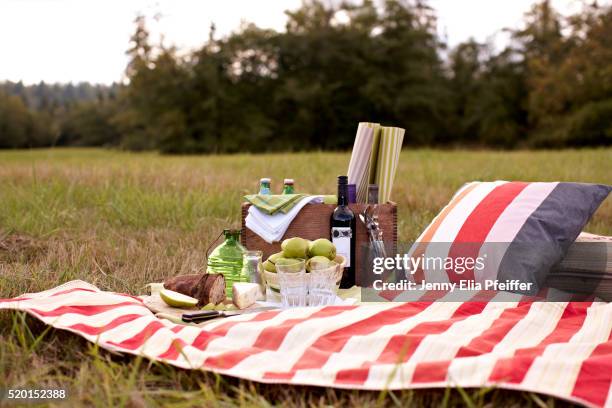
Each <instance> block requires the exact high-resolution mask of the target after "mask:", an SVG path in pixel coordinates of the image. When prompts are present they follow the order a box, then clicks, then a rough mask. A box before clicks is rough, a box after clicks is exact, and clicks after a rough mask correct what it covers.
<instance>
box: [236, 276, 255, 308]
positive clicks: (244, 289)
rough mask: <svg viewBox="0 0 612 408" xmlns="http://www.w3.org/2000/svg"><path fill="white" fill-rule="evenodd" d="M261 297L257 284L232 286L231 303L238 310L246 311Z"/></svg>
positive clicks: (239, 283) (241, 283) (245, 283)
mask: <svg viewBox="0 0 612 408" xmlns="http://www.w3.org/2000/svg"><path fill="white" fill-rule="evenodd" d="M260 297H261V289H260V288H259V284H258V283H249V282H236V283H234V284H233V285H232V301H233V302H234V304H235V305H236V307H238V309H246V308H247V307H249V306H251V305H253V304H254V303H255V302H256V301H257V299H259V298H260Z"/></svg>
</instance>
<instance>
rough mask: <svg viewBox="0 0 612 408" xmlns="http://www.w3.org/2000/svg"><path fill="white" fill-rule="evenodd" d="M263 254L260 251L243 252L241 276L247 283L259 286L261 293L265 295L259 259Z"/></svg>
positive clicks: (261, 266)
mask: <svg viewBox="0 0 612 408" xmlns="http://www.w3.org/2000/svg"><path fill="white" fill-rule="evenodd" d="M262 256H263V253H262V252H261V251H245V252H244V254H243V255H242V276H244V277H245V278H246V279H247V281H248V282H252V283H257V284H259V287H260V290H261V293H265V288H264V286H263V279H262V276H261V274H262V271H263V265H262V263H261V258H262Z"/></svg>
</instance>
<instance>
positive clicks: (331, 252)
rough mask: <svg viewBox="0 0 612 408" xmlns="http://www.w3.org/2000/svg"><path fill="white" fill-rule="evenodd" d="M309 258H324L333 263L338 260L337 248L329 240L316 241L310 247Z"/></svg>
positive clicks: (320, 239)
mask: <svg viewBox="0 0 612 408" xmlns="http://www.w3.org/2000/svg"><path fill="white" fill-rule="evenodd" d="M308 256H310V257H315V256H324V257H326V258H327V259H330V260H332V261H333V260H334V259H335V258H336V246H335V245H334V244H333V243H332V242H331V241H330V240H329V239H325V238H319V239H316V240H314V241H312V242H311V243H310V245H309V246H308Z"/></svg>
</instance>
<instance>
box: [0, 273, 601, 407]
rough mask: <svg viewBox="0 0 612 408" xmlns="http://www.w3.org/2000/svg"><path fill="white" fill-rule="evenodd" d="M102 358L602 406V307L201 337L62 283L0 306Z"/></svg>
mask: <svg viewBox="0 0 612 408" xmlns="http://www.w3.org/2000/svg"><path fill="white" fill-rule="evenodd" d="M0 309H15V310H23V311H25V312H27V313H29V314H31V315H32V316H35V317H37V318H39V319H40V320H42V321H43V322H45V323H46V324H49V325H52V326H53V327H56V328H59V329H64V330H69V331H71V332H74V333H76V334H78V335H80V336H83V337H84V338H86V339H87V340H89V341H91V342H98V343H99V345H100V346H101V347H102V348H105V349H108V350H113V351H118V352H122V353H129V354H141V355H143V356H145V357H146V358H149V359H152V360H160V361H165V362H167V363H168V364H172V365H174V366H177V367H182V368H186V369H203V370H209V371H215V372H218V373H222V374H227V375H231V376H235V377H240V378H245V379H249V380H254V381H260V382H269V383H287V384H304V385H317V386H326V387H338V388H354V389H367V390H381V389H400V388H431V387H449V386H451V387H452V386H461V387H483V386H487V387H489V386H492V387H500V388H508V389H516V390H525V391H534V392H540V393H544V394H549V395H553V396H556V397H560V398H564V399H568V400H572V401H576V402H580V403H584V404H587V405H590V406H612V391H611V386H610V383H611V380H612V338H611V334H612V304H611V303H604V302H595V303H594V302H557V303H551V302H535V303H529V302H464V303H461V302H410V303H387V304H371V305H360V306H330V307H324V308H301V309H292V310H285V311H265V312H260V313H253V314H246V315H241V316H237V317H234V318H229V319H225V320H223V319H220V320H218V321H216V322H213V323H210V324H209V325H207V326H205V327H204V328H201V327H195V326H184V325H177V324H173V323H171V322H169V321H167V320H160V319H157V318H156V317H155V316H154V315H153V314H152V313H151V312H150V311H149V310H148V309H147V308H146V307H145V306H144V305H143V304H142V302H141V300H140V299H138V298H135V297H133V296H129V295H125V294H119V293H112V292H104V291H100V290H99V289H98V288H96V287H95V286H93V285H90V284H88V283H85V282H82V281H73V282H69V283H67V284H65V285H62V286H59V287H57V288H55V289H51V290H48V291H45V292H40V293H35V294H26V295H23V296H21V297H18V298H14V299H0Z"/></svg>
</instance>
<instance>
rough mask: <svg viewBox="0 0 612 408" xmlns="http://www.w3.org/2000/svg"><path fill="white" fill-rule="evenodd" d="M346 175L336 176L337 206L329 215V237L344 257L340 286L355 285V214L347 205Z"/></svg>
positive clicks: (337, 251)
mask: <svg viewBox="0 0 612 408" xmlns="http://www.w3.org/2000/svg"><path fill="white" fill-rule="evenodd" d="M348 202H349V201H348V177H346V176H338V206H337V207H336V208H335V209H334V212H333V213H332V215H331V222H330V225H331V239H332V242H333V243H334V245H335V246H336V253H337V254H338V255H342V256H343V257H345V258H346V266H345V268H344V273H343V274H342V280H341V281H340V288H343V289H347V288H351V287H353V286H355V240H356V238H357V235H356V233H355V214H353V211H352V210H351V209H350V208H349V207H348Z"/></svg>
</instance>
